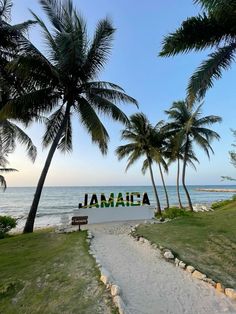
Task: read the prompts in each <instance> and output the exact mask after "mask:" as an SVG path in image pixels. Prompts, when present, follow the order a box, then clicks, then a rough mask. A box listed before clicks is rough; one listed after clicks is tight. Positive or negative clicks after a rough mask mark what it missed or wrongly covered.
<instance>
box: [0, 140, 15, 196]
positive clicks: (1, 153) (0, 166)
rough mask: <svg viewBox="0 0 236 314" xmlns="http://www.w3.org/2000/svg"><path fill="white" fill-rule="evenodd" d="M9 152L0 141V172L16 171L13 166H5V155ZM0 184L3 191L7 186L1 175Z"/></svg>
mask: <svg viewBox="0 0 236 314" xmlns="http://www.w3.org/2000/svg"><path fill="white" fill-rule="evenodd" d="M9 152H10V150H9V149H8V148H7V147H3V146H2V145H1V141H0V172H13V171H17V170H16V169H13V168H6V165H7V164H8V160H7V159H6V156H7V155H8V153H9ZM0 186H1V187H2V188H3V191H5V190H6V188H7V183H6V179H5V177H4V176H2V175H0Z"/></svg>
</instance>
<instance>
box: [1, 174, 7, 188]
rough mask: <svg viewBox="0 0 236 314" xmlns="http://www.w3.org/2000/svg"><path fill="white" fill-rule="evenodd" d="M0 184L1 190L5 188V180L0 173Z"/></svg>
mask: <svg viewBox="0 0 236 314" xmlns="http://www.w3.org/2000/svg"><path fill="white" fill-rule="evenodd" d="M0 186H1V187H2V188H3V191H5V190H6V188H7V182H6V180H5V178H4V177H3V176H1V175H0Z"/></svg>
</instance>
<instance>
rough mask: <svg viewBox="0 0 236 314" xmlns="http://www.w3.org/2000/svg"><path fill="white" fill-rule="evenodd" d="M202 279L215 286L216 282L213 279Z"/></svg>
mask: <svg viewBox="0 0 236 314" xmlns="http://www.w3.org/2000/svg"><path fill="white" fill-rule="evenodd" d="M203 281H205V282H207V283H209V284H210V285H212V286H213V287H215V286H216V282H215V281H214V280H212V279H211V278H204V279H203Z"/></svg>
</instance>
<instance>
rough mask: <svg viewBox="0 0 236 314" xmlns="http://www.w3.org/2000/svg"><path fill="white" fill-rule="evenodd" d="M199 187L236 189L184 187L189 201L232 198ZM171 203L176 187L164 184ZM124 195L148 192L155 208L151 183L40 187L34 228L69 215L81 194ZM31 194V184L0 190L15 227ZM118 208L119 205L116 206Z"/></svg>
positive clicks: (1, 207)
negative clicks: (41, 188) (203, 190)
mask: <svg viewBox="0 0 236 314" xmlns="http://www.w3.org/2000/svg"><path fill="white" fill-rule="evenodd" d="M199 188H205V189H236V186H235V185H207V186H205V185H201V186H196V185H192V186H188V189H189V192H190V195H191V198H192V202H193V204H209V203H212V202H214V201H218V200H223V199H227V198H230V197H232V195H233V194H234V193H225V192H202V191H198V190H197V189H199ZM157 190H158V193H159V196H160V201H161V205H162V207H165V206H166V201H165V195H164V190H163V187H159V186H157ZM167 190H168V195H169V200H170V204H171V205H175V204H178V201H177V193H176V186H167ZM119 192H120V193H122V194H123V197H124V198H125V195H126V192H128V193H131V192H139V193H140V194H141V195H142V194H143V193H144V192H146V193H147V194H148V197H149V200H150V203H151V206H154V207H155V201H154V195H153V189H152V187H151V186H92V187H91V186H90V187H88V186H73V187H69V186H65V187H44V189H43V192H42V196H41V199H40V203H39V207H38V211H37V217H36V227H43V226H50V225H56V224H59V223H61V222H62V221H63V219H64V218H65V219H67V218H68V217H71V216H72V215H73V213H75V212H76V211H77V210H78V204H79V203H83V202H84V195H85V193H88V198H89V200H90V198H91V195H92V194H94V193H95V194H96V195H97V197H98V200H99V198H100V195H101V193H104V194H105V196H106V198H109V196H110V193H114V196H115V198H116V197H117V196H118V193H119ZM34 193H35V187H9V188H7V190H6V191H5V192H2V191H0V215H10V216H13V217H17V218H19V220H18V226H19V227H22V226H23V224H24V222H25V219H26V217H27V214H28V212H29V209H30V206H31V202H32V199H33V196H34ZM180 195H181V199H182V203H183V204H187V201H186V197H185V193H184V190H183V188H182V187H180ZM117 210H119V207H118V208H117Z"/></svg>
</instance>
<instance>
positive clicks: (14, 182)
mask: <svg viewBox="0 0 236 314" xmlns="http://www.w3.org/2000/svg"><path fill="white" fill-rule="evenodd" d="M13 3H14V6H13V9H12V21H11V22H12V23H13V24H15V23H19V22H23V21H25V20H27V19H30V18H32V16H31V13H30V11H29V9H30V10H32V11H33V12H35V13H36V14H37V15H39V16H40V17H42V18H43V19H44V20H45V21H46V17H45V15H44V14H43V11H42V9H41V7H40V4H39V1H37V0H30V1H29V0H14V1H13ZM74 4H75V5H76V7H77V9H78V11H79V12H80V13H81V14H82V16H83V17H84V18H85V20H86V21H87V26H88V30H89V34H90V35H91V36H92V34H93V31H94V29H95V27H96V23H97V22H98V21H99V19H101V18H104V17H106V16H108V17H109V18H110V19H111V20H112V21H113V24H114V27H115V28H116V33H115V39H114V42H113V50H112V54H111V56H110V58H109V61H108V62H107V66H106V67H105V68H104V70H103V71H102V72H101V74H100V76H99V79H101V80H106V81H110V82H113V83H116V84H118V85H120V86H121V87H123V88H124V89H125V91H126V93H127V94H129V95H130V96H132V97H134V98H136V99H137V100H138V102H139V111H142V112H144V113H145V114H146V115H147V117H148V118H149V120H150V121H151V123H153V124H155V123H156V122H158V121H159V120H161V119H164V120H166V116H165V114H164V110H167V109H168V108H169V107H170V106H171V104H172V102H173V101H177V100H182V99H184V98H185V90H186V86H187V83H188V79H189V77H190V75H191V74H192V73H193V71H194V70H195V69H196V67H197V66H198V65H199V64H200V62H201V61H202V60H203V59H204V58H206V56H207V54H208V53H209V51H203V52H201V53H193V52H190V53H189V54H183V55H178V56H175V57H171V58H160V57H158V52H160V50H161V43H162V40H163V37H164V36H165V35H167V34H168V33H170V32H173V31H174V30H175V29H176V28H177V27H178V26H180V23H181V22H182V21H183V20H185V19H186V18H187V17H190V16H194V15H196V14H198V13H200V7H199V6H197V5H195V4H193V1H192V0H181V1H180V0H149V1H145V2H144V1H137V0H128V1H127V0H119V1H110V0H74ZM29 36H30V39H31V41H32V42H33V43H34V44H35V45H36V46H37V47H38V48H39V49H40V50H41V51H43V52H44V53H45V54H46V53H47V51H46V49H45V46H44V42H43V39H42V34H41V32H40V28H39V27H38V26H36V27H33V28H32V29H31V31H30V33H29ZM235 77H236V65H235V64H233V65H232V68H231V69H230V70H229V71H227V72H224V73H223V77H222V79H221V80H218V81H216V82H215V84H214V87H213V88H212V89H211V90H209V91H208V93H207V95H206V97H205V100H204V105H203V114H204V115H211V114H213V115H219V116H221V117H222V118H223V122H222V123H221V124H219V125H215V126H214V127H213V129H214V130H215V131H216V132H218V133H219V134H220V136H221V140H220V141H219V142H214V143H213V145H212V147H213V149H214V151H215V154H214V155H212V156H211V159H210V161H209V159H208V157H207V156H206V155H205V154H204V152H202V151H201V150H200V149H199V148H198V147H195V149H196V155H197V157H198V159H199V161H200V164H199V165H197V171H195V170H194V169H192V168H188V170H187V183H188V184H193V185H194V184H199V185H206V184H222V181H221V176H222V175H230V176H235V172H236V169H235V168H233V166H232V165H231V164H230V162H229V156H228V151H229V150H230V149H231V144H232V143H233V136H232V133H231V131H230V129H231V128H235V129H236V125H235V116H236V106H235V99H236V89H235ZM120 108H121V109H122V110H123V111H124V112H125V113H126V114H127V115H128V116H129V115H131V114H133V113H135V112H137V111H138V109H137V108H135V107H134V106H133V105H121V106H120ZM103 121H104V123H105V125H106V127H107V130H108V132H109V135H110V142H109V152H108V154H107V155H106V156H103V155H102V154H101V153H100V151H99V149H98V148H97V146H96V145H94V144H92V143H91V139H90V137H89V135H88V134H87V133H86V130H84V129H83V128H82V127H81V125H80V123H79V121H78V120H76V119H74V120H73V138H74V140H73V147H74V149H73V153H71V154H66V155H65V154H62V153H61V152H59V151H57V152H56V153H55V155H54V158H53V161H52V164H51V167H50V170H49V173H48V176H47V179H46V182H45V185H48V186H64V185H68V186H85V185H88V186H97V185H100V186H102V185H150V184H151V182H150V178H149V176H148V174H146V175H145V176H143V175H142V173H141V170H140V169H141V161H140V162H138V163H136V164H135V165H134V166H133V167H131V168H130V169H129V170H128V172H125V167H126V160H123V161H118V160H117V157H116V156H115V153H114V151H115V149H116V148H117V146H119V145H121V144H124V142H121V140H120V132H121V130H122V128H123V126H122V125H121V124H119V123H115V122H113V121H111V120H107V119H106V120H104V119H103ZM26 132H27V133H28V135H29V136H30V137H31V138H32V140H33V142H34V144H35V145H36V146H37V148H38V156H37V159H36V161H35V163H34V164H32V163H31V161H30V160H29V159H28V157H27V156H26V153H25V150H24V148H23V147H20V146H19V145H18V147H17V149H16V150H15V152H14V154H13V155H11V156H10V158H9V161H10V166H11V167H14V168H16V169H18V170H19V172H15V173H12V174H7V176H6V179H7V182H8V186H35V185H36V184H37V181H38V178H39V175H40V173H41V170H42V167H43V165H44V162H45V159H46V156H47V152H48V151H47V150H45V149H44V150H43V149H42V145H41V139H42V136H43V133H44V126H43V125H39V124H36V123H35V124H33V125H32V126H31V127H30V128H27V130H26ZM154 174H155V179H156V183H157V184H160V177H159V175H158V171H157V168H156V167H154ZM165 177H166V182H167V184H169V185H174V184H175V180H176V167H175V165H173V166H171V167H170V169H169V174H168V175H166V176H165ZM223 183H225V184H226V183H227V182H223Z"/></svg>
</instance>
